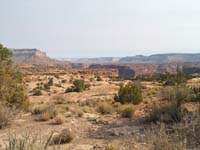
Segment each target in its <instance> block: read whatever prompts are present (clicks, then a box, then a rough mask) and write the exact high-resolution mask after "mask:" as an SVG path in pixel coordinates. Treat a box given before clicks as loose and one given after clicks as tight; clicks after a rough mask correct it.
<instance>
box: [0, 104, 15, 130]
mask: <svg viewBox="0 0 200 150" xmlns="http://www.w3.org/2000/svg"><path fill="white" fill-rule="evenodd" d="M12 117H13V113H12V111H11V110H10V108H8V107H7V106H3V105H0V129H2V128H3V127H6V126H7V125H9V123H10V121H11V119H12Z"/></svg>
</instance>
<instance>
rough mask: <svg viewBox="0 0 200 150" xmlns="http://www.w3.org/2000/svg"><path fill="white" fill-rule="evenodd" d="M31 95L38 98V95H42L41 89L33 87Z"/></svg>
mask: <svg viewBox="0 0 200 150" xmlns="http://www.w3.org/2000/svg"><path fill="white" fill-rule="evenodd" d="M32 95H33V96H40V95H42V91H41V88H40V87H35V88H34V89H33V90H32Z"/></svg>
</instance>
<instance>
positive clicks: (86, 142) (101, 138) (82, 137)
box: [0, 71, 200, 150]
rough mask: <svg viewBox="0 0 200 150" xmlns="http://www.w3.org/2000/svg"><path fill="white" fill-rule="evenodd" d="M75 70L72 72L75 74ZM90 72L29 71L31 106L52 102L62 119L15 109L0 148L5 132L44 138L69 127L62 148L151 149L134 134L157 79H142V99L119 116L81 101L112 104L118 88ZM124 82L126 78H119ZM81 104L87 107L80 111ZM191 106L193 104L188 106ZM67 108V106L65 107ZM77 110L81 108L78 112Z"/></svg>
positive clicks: (152, 97) (156, 88)
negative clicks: (69, 137) (44, 86)
mask: <svg viewBox="0 0 200 150" xmlns="http://www.w3.org/2000/svg"><path fill="white" fill-rule="evenodd" d="M75 74H76V75H75ZM49 78H53V85H52V86H50V89H49V90H42V95H40V96H32V92H31V91H32V90H33V89H34V88H35V87H36V86H37V85H39V84H41V83H46V82H48V79H49ZM82 78H84V80H85V81H86V82H87V83H89V84H90V85H91V87H90V88H89V89H88V90H86V91H83V92H79V93H78V92H72V93H65V92H64V91H65V89H66V88H68V87H70V86H71V85H72V82H71V81H70V80H72V79H82ZM95 78H96V77H95V75H93V74H91V73H90V74H89V75H88V74H81V73H79V74H78V73H73V72H67V71H66V72H62V74H60V73H58V74H53V75H51V73H49V74H48V75H46V74H40V75H38V74H36V75H35V74H29V75H26V76H25V78H24V81H25V82H26V85H27V93H28V95H29V96H28V98H29V100H30V102H31V109H34V108H35V107H37V106H42V105H50V104H51V105H54V106H55V107H56V109H58V111H59V113H61V114H62V115H63V116H64V117H65V119H64V123H63V124H61V125H54V124H53V123H52V122H53V119H50V120H48V121H36V118H37V116H36V115H33V114H32V113H31V111H29V112H26V113H24V112H23V113H19V114H18V115H17V116H16V117H15V119H14V120H13V121H12V122H11V124H10V125H9V126H8V127H6V128H4V129H1V130H0V149H4V148H5V143H6V142H7V140H8V135H9V134H15V135H23V134H30V133H34V134H37V135H38V136H41V137H44V138H46V137H47V136H48V135H50V134H51V133H52V132H55V133H57V132H60V131H62V129H66V128H67V129H70V130H71V131H73V133H74V135H75V138H74V140H73V141H72V142H71V143H69V144H63V145H61V148H60V149H63V150H65V149H66V150H68V149H70V150H92V149H105V147H106V146H108V145H113V146H114V147H115V148H116V149H127V150H128V149H130V150H132V149H136V150H143V149H144V150H145V149H151V146H150V145H147V144H146V143H139V142H137V140H135V138H136V137H137V136H138V135H140V136H141V135H142V134H143V130H144V126H145V125H143V124H142V123H141V120H142V119H143V117H144V116H145V114H146V113H147V112H148V111H149V110H150V109H151V107H152V105H154V104H155V103H156V102H157V101H158V100H159V90H160V89H161V88H162V86H161V85H160V84H159V83H153V82H142V85H143V86H144V89H143V102H142V103H141V104H139V105H134V106H133V107H134V109H135V114H134V117H133V118H131V119H130V118H122V117H121V116H120V115H119V114H118V113H117V111H113V112H112V113H111V114H106V115H102V114H100V113H98V112H97V111H96V106H88V105H89V104H84V102H87V103H92V102H94V103H95V105H98V103H101V102H111V103H112V104H113V105H114V103H115V102H114V95H115V93H117V91H118V89H119V85H120V83H121V82H122V81H111V80H109V78H108V77H107V76H105V75H104V76H102V77H101V78H102V81H96V79H95ZM123 82H124V83H126V82H128V81H123ZM197 82H200V80H199V79H193V80H191V81H189V84H194V83H197ZM57 97H62V98H63V99H64V102H62V103H57V102H56V99H57ZM84 107H86V108H88V107H89V108H90V110H89V111H85V112H84V111H83V109H84ZM190 107H193V106H190ZM66 108H68V109H66ZM78 111H83V114H82V115H81V116H78V115H77V112H78Z"/></svg>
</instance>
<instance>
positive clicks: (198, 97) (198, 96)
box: [191, 87, 200, 102]
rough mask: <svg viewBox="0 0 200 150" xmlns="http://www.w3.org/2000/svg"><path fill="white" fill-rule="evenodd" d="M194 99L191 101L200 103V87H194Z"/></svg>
mask: <svg viewBox="0 0 200 150" xmlns="http://www.w3.org/2000/svg"><path fill="white" fill-rule="evenodd" d="M191 90H192V97H191V100H192V101H194V102H200V87H192V88H191Z"/></svg>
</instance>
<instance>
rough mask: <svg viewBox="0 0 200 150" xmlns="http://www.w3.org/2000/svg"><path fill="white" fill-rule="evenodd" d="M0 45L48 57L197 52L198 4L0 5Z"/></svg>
mask: <svg viewBox="0 0 200 150" xmlns="http://www.w3.org/2000/svg"><path fill="white" fill-rule="evenodd" d="M0 4H1V8H0V42H1V43H3V44H4V45H5V46H7V47H10V48H38V49H42V50H44V51H46V52H47V54H48V55H49V56H51V57H100V56H128V55H136V54H144V55H149V54H152V53H171V52H188V53H190V52H193V53H195V52H200V1H199V0H0Z"/></svg>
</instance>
